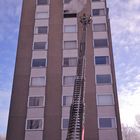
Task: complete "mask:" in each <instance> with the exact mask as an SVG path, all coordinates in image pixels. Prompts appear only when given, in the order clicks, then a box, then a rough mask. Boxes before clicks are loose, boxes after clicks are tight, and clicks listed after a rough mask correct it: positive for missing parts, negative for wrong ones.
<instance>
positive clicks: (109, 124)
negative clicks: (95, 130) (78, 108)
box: [99, 118, 112, 128]
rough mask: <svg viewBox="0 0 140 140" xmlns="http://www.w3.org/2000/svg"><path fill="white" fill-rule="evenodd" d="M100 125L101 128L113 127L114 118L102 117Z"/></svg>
mask: <svg viewBox="0 0 140 140" xmlns="http://www.w3.org/2000/svg"><path fill="white" fill-rule="evenodd" d="M99 125H100V128H110V127H112V119H111V118H100V119H99Z"/></svg>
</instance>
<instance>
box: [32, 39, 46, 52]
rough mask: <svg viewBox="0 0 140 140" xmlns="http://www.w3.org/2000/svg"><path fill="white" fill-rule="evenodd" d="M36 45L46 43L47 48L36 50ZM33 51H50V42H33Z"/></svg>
mask: <svg viewBox="0 0 140 140" xmlns="http://www.w3.org/2000/svg"><path fill="white" fill-rule="evenodd" d="M35 43H44V44H45V48H44V49H35ZM32 49H33V51H44V50H48V42H46V41H38V42H37V41H34V42H33V47H32Z"/></svg>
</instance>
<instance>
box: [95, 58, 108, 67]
mask: <svg viewBox="0 0 140 140" xmlns="http://www.w3.org/2000/svg"><path fill="white" fill-rule="evenodd" d="M95 64H97V65H98V64H109V57H108V56H96V57H95Z"/></svg>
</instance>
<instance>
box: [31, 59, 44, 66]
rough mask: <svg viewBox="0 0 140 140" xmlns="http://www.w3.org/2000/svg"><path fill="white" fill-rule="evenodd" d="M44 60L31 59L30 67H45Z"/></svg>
mask: <svg viewBox="0 0 140 140" xmlns="http://www.w3.org/2000/svg"><path fill="white" fill-rule="evenodd" d="M45 66H46V59H33V62H32V67H45Z"/></svg>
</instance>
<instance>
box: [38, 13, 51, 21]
mask: <svg viewBox="0 0 140 140" xmlns="http://www.w3.org/2000/svg"><path fill="white" fill-rule="evenodd" d="M42 13H46V14H47V17H42V18H40V17H38V16H37V14H42ZM48 18H49V12H36V13H35V20H43V19H48Z"/></svg>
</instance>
